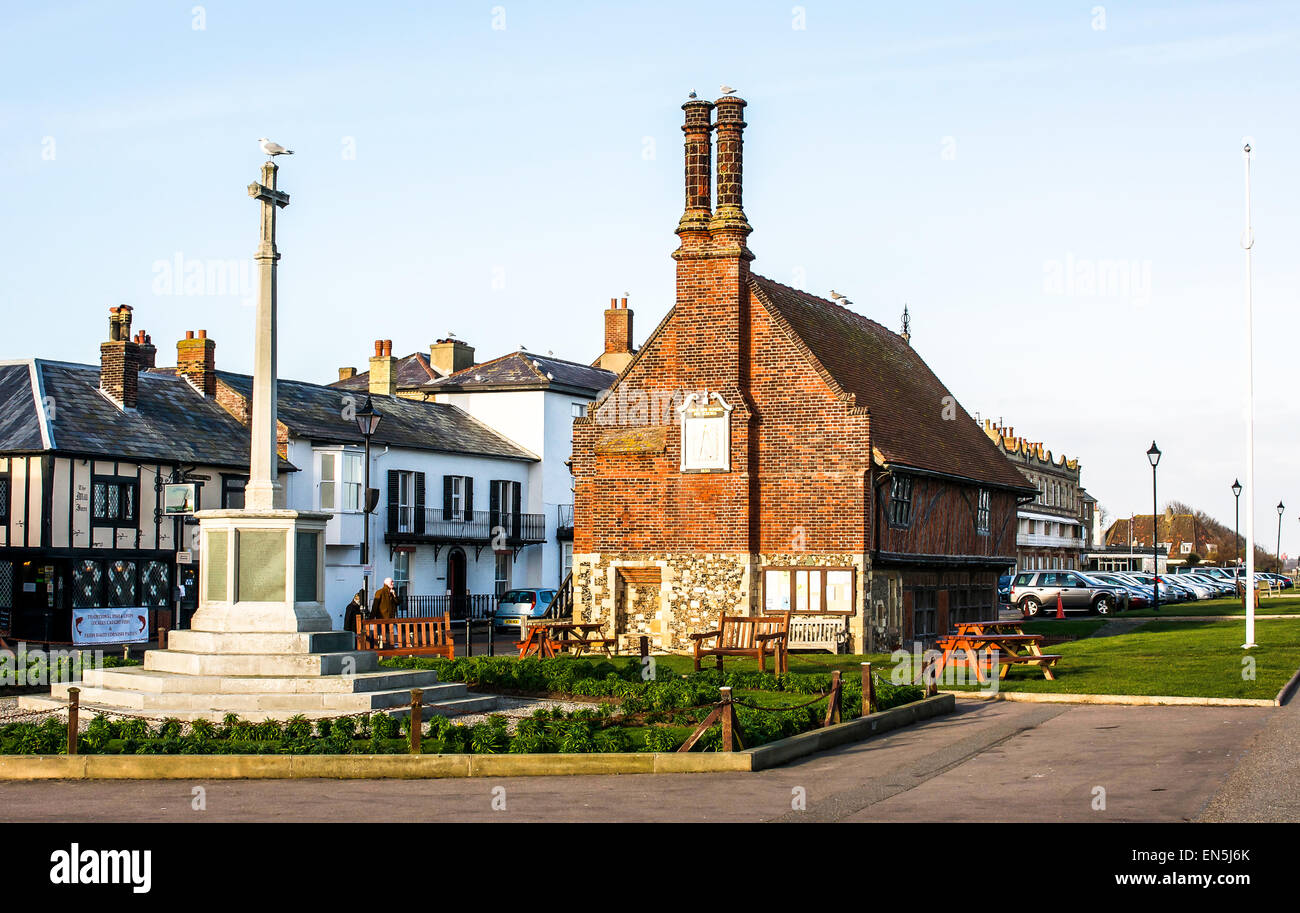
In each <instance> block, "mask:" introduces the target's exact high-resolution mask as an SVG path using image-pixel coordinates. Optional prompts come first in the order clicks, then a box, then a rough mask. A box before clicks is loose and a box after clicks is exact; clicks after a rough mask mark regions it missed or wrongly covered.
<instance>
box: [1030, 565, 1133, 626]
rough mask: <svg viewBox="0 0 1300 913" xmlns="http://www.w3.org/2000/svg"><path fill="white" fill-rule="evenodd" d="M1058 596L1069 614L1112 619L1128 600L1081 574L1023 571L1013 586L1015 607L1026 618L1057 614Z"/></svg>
mask: <svg viewBox="0 0 1300 913" xmlns="http://www.w3.org/2000/svg"><path fill="white" fill-rule="evenodd" d="M1058 596H1059V597H1060V601H1061V607H1062V608H1063V609H1064V611H1066V612H1095V613H1096V614H1098V615H1110V614H1111V613H1112V612H1115V611H1116V610H1118V609H1119V608H1120V606H1121V605H1122V604H1123V602H1124V599H1125V597H1124V595H1123V592H1122V591H1121V589H1120V588H1119V587H1118V586H1111V585H1108V584H1103V583H1102V582H1101V581H1099V580H1090V579H1088V578H1087V577H1085V576H1084V575H1083V574H1081V573H1079V572H1078V571H1061V570H1056V571H1021V572H1020V573H1019V574H1017V575H1016V579H1015V580H1014V581H1012V584H1011V603H1012V605H1015V606H1016V607H1017V608H1019V609H1020V611H1021V613H1022V614H1023V615H1024V616H1025V617H1026V618H1033V617H1035V616H1038V615H1051V614H1053V613H1055V611H1056V602H1057V597H1058Z"/></svg>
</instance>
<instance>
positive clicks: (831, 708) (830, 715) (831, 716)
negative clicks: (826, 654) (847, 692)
mask: <svg viewBox="0 0 1300 913" xmlns="http://www.w3.org/2000/svg"><path fill="white" fill-rule="evenodd" d="M840 686H841V682H840V670H839V669H835V670H834V671H832V672H831V694H830V697H828V698H827V699H826V719H825V720H824V721H823V722H822V725H823V726H829V725H831V724H832V723H838V722H839V721H840Z"/></svg>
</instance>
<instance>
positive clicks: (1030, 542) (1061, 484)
mask: <svg viewBox="0 0 1300 913" xmlns="http://www.w3.org/2000/svg"><path fill="white" fill-rule="evenodd" d="M984 433H985V434H986V435H987V436H988V438H989V440H991V441H993V443H994V444H996V445H997V447H998V449H999V450H1000V451H1002V455H1003V456H1005V457H1006V458H1007V460H1009V461H1010V462H1011V464H1012V465H1013V466H1015V467H1016V468H1017V469H1018V470H1020V472H1021V474H1022V475H1024V477H1025V479H1027V480H1028V481H1029V483H1030V484H1031V485H1033V486H1034V488H1035V489H1036V490H1037V491H1036V493H1035V495H1034V498H1033V500H1032V501H1029V502H1026V503H1022V504H1020V505H1019V506H1018V508H1017V512H1016V566H1017V567H1018V568H1019V569H1020V570H1023V571H1031V570H1040V569H1053V568H1064V569H1067V570H1078V569H1080V568H1082V567H1083V553H1084V550H1085V549H1086V548H1087V546H1088V538H1089V536H1090V534H1091V533H1090V530H1091V528H1092V512H1093V509H1094V505H1095V504H1096V502H1095V501H1094V500H1093V499H1092V498H1091V496H1089V495H1088V494H1087V492H1085V491H1084V490H1083V486H1082V485H1081V484H1080V481H1079V479H1080V472H1081V468H1080V466H1079V461H1078V460H1077V459H1070V458H1067V457H1066V456H1065V454H1061V455H1059V456H1054V455H1053V454H1052V451H1050V450H1048V449H1047V448H1046V447H1044V446H1043V442H1042V441H1030V440H1028V439H1026V438H1024V437H1020V436H1017V435H1016V433H1015V429H1014V428H1008V427H1004V426H1003V425H1001V424H995V423H993V422H991V421H989V420H987V419H985V421H984Z"/></svg>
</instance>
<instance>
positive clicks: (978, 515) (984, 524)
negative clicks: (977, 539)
mask: <svg viewBox="0 0 1300 913" xmlns="http://www.w3.org/2000/svg"><path fill="white" fill-rule="evenodd" d="M990 514H991V511H990V510H989V490H988V489H987V488H981V489H980V494H979V506H978V508H976V511H975V531H976V532H978V533H983V534H986V535H987V534H988V531H989V518H990Z"/></svg>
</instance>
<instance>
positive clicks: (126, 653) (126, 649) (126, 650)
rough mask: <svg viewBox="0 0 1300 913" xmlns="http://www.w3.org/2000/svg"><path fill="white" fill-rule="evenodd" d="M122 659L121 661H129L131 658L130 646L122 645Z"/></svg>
mask: <svg viewBox="0 0 1300 913" xmlns="http://www.w3.org/2000/svg"><path fill="white" fill-rule="evenodd" d="M122 658H123V659H130V658H131V645H130V644H122Z"/></svg>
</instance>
